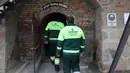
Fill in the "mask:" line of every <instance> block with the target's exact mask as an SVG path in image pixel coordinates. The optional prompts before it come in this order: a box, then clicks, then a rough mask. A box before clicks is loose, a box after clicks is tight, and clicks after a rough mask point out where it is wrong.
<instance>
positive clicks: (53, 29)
mask: <svg viewBox="0 0 130 73" xmlns="http://www.w3.org/2000/svg"><path fill="white" fill-rule="evenodd" d="M63 27H64V24H63V23H62V22H58V21H51V22H49V23H48V24H47V26H46V28H45V34H44V40H45V41H49V40H57V38H58V34H59V32H60V30H61V29H62V28H63Z"/></svg>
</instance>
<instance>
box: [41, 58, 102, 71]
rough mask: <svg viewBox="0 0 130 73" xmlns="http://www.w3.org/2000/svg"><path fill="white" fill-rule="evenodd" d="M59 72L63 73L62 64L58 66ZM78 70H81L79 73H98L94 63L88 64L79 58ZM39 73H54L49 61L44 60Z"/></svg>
mask: <svg viewBox="0 0 130 73" xmlns="http://www.w3.org/2000/svg"><path fill="white" fill-rule="evenodd" d="M60 68H61V70H60V72H59V73H63V70H62V69H63V68H62V63H61V64H60ZM80 69H81V73H100V72H99V71H98V68H97V66H96V64H94V63H89V64H88V62H87V61H86V60H85V58H83V57H82V58H81V60H80ZM39 73H56V72H55V70H54V66H53V65H52V64H51V63H50V61H49V59H46V60H44V62H43V64H42V66H41V68H40V70H39Z"/></svg>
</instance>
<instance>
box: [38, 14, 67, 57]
mask: <svg viewBox="0 0 130 73" xmlns="http://www.w3.org/2000/svg"><path fill="white" fill-rule="evenodd" d="M50 21H60V22H62V23H64V25H66V15H64V14H62V13H59V12H53V13H50V14H48V15H46V16H44V17H43V19H42V21H41V23H40V26H39V28H40V29H39V32H40V36H42V37H41V38H40V39H41V40H42V41H40V42H41V45H40V46H41V49H42V52H43V51H44V52H43V56H48V55H49V54H48V51H49V49H48V45H45V44H44V40H43V36H44V31H45V28H46V26H47V24H48V22H50ZM43 48H44V49H43Z"/></svg>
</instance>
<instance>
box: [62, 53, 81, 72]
mask: <svg viewBox="0 0 130 73" xmlns="http://www.w3.org/2000/svg"><path fill="white" fill-rule="evenodd" d="M63 70H64V73H71V70H72V71H73V72H77V71H78V72H79V71H80V68H79V55H64V54H63Z"/></svg>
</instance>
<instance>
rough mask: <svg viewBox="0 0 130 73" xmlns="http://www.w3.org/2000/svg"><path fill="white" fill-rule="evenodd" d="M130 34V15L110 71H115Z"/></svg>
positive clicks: (111, 72)
mask: <svg viewBox="0 0 130 73" xmlns="http://www.w3.org/2000/svg"><path fill="white" fill-rule="evenodd" d="M129 35H130V16H129V18H128V21H127V24H126V26H125V29H124V31H123V34H122V37H121V39H120V43H119V45H118V48H117V51H116V53H115V57H114V59H113V62H112V64H111V67H110V70H109V73H114V72H115V68H116V66H117V64H118V61H119V59H120V56H121V54H122V52H123V50H124V47H125V44H126V42H127V39H128V37H129Z"/></svg>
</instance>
